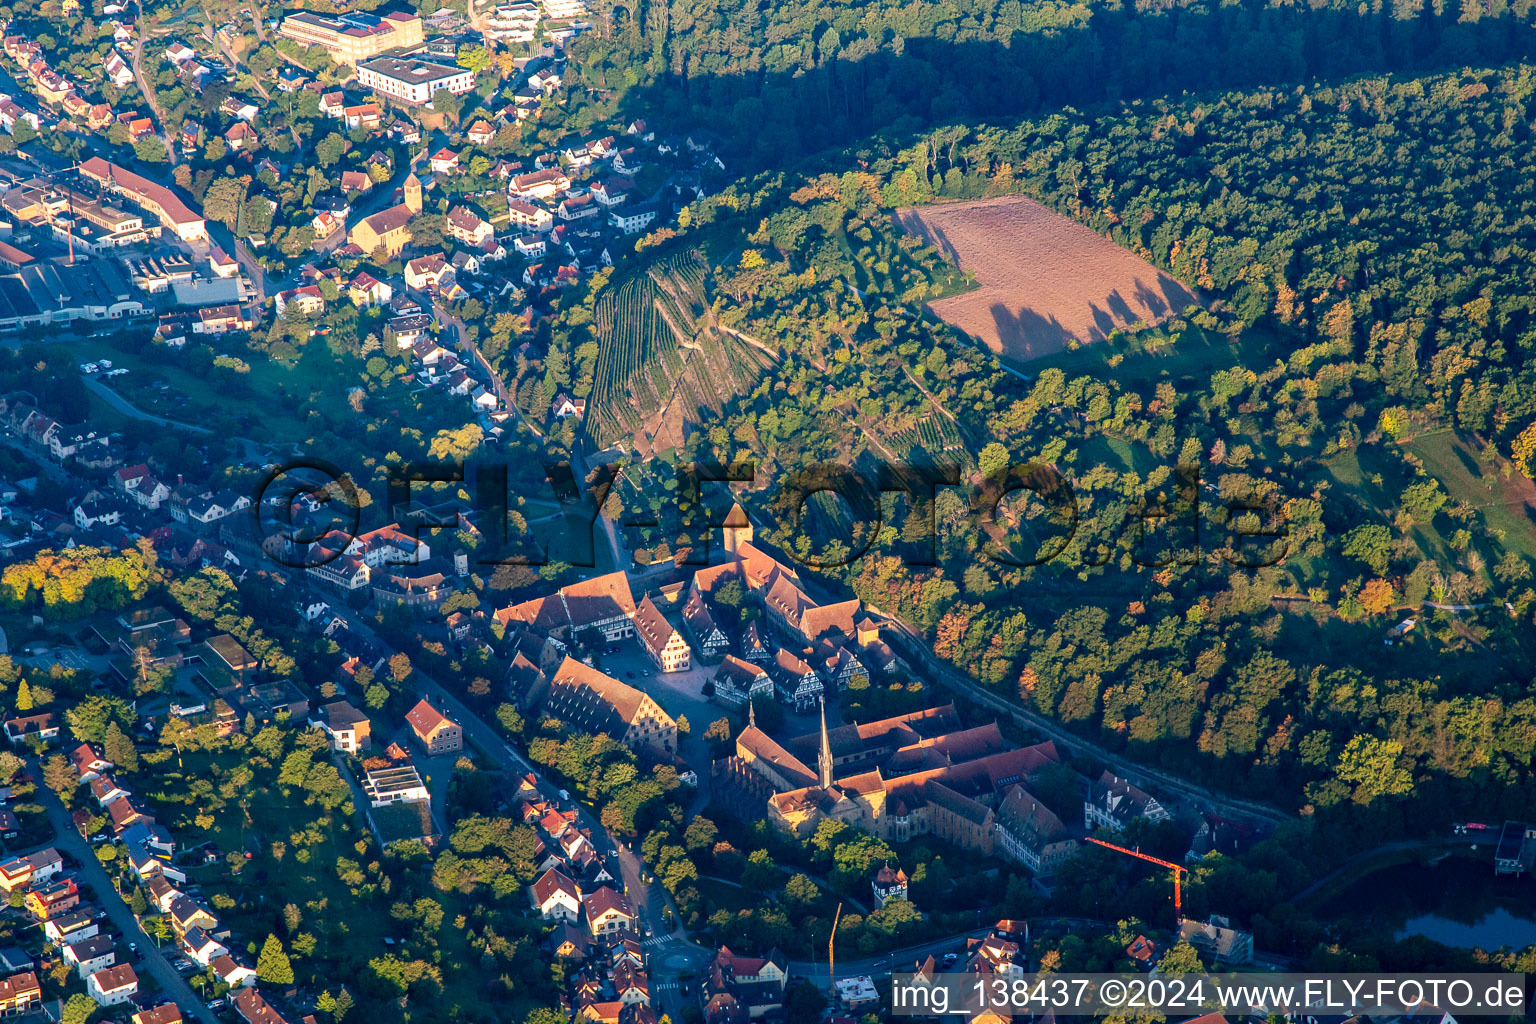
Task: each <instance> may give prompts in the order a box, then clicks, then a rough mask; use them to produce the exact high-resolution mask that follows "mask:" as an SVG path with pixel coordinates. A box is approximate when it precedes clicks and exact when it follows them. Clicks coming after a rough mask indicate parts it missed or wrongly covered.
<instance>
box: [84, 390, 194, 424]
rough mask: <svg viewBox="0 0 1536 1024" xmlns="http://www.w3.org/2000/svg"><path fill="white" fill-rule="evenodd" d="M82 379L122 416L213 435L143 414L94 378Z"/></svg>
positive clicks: (143, 412)
mask: <svg viewBox="0 0 1536 1024" xmlns="http://www.w3.org/2000/svg"><path fill="white" fill-rule="evenodd" d="M82 379H83V380H84V381H85V386H86V387H88V388H90V389H91V390H92V391H93V392H95V393H96V395H97V396H98V397H100V398H101V400H102V401H103V402H106V403H107V404H108V405H110V406H111V407H112V408H114V409H116V410H117V411H118V412H120V413H122V414H123V415H124V416H132V417H133V418H134V419H136V420H147V421H149V422H150V423H154V424H156V425H158V426H162V427H175V428H177V429H178V430H190V431H192V432H193V433H196V434H211V433H213V431H212V430H209V429H208V428H207V427H197V426H193V425H192V424H190V423H180V422H177V421H176V420H168V419H166V418H165V417H164V416H156V415H155V414H154V413H148V412H145V411H144V410H143V409H140V408H139V407H138V406H136V405H134V404H133V403H132V402H130V401H128V399H126V398H124V397H123V396H122V395H120V394H118V393H117V392H116V391H113V390H112V389H111V388H109V387H107V386H106V385H105V384H103V383H102V382H101V381H99V380H97V379H96V378H95V377H83V378H82Z"/></svg>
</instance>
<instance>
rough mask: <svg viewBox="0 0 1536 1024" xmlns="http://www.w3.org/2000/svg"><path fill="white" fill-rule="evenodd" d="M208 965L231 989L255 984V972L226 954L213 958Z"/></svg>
mask: <svg viewBox="0 0 1536 1024" xmlns="http://www.w3.org/2000/svg"><path fill="white" fill-rule="evenodd" d="M208 966H209V967H211V968H213V973H214V974H215V975H217V977H218V979H219V980H220V981H222V982H223V983H224V984H226V985H228V986H229V987H230V988H232V989H241V988H249V987H251V986H253V985H255V984H256V972H255V971H254V970H252V969H251V968H249V967H247V966H245V965H244V964H242V963H239V962H238V961H236V960H235V958H234V957H232V956H229V955H228V954H226V955H224V956H221V957H217V958H215V959H214V961H213V963H211V964H209V965H208ZM237 998H238V997H237Z"/></svg>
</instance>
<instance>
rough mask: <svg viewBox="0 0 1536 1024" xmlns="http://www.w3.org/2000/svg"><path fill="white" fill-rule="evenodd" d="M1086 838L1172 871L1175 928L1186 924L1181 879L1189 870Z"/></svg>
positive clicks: (1109, 848)
mask: <svg viewBox="0 0 1536 1024" xmlns="http://www.w3.org/2000/svg"><path fill="white" fill-rule="evenodd" d="M1085 838H1086V839H1087V840H1088V841H1089V842H1090V843H1094V844H1096V845H1098V846H1102V847H1104V848H1105V849H1107V850H1115V851H1116V852H1118V853H1123V854H1125V855H1126V856H1127V857H1135V858H1137V859H1138V860H1144V861H1148V862H1150V863H1153V864H1160V865H1162V866H1163V867H1165V868H1168V869H1169V870H1171V871H1172V872H1173V926H1174V927H1175V928H1177V927H1179V926H1180V925H1182V924H1183V923H1184V900H1183V893H1182V889H1181V879H1182V877H1183V876H1184V875H1187V874H1189V868H1187V867H1185V866H1184V865H1182V864H1175V863H1174V862H1173V861H1171V860H1163V858H1161V857H1154V856H1152V855H1151V854H1150V853H1142V852H1141V851H1140V850H1132V849H1128V848H1127V847H1124V846H1116V845H1115V844H1114V843H1106V842H1105V841H1104V840H1102V839H1095V838H1093V836H1086V837H1085Z"/></svg>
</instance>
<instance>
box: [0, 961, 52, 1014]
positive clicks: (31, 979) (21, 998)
mask: <svg viewBox="0 0 1536 1024" xmlns="http://www.w3.org/2000/svg"><path fill="white" fill-rule="evenodd" d="M42 1005H43V986H42V985H40V984H38V981H37V975H36V974H33V973H32V972H31V971H24V972H22V973H21V974H13V975H11V976H10V977H9V978H6V979H5V980H3V981H0V1017H19V1016H21V1015H22V1014H24V1013H31V1012H32V1011H34V1010H37V1009H40V1008H41V1007H42Z"/></svg>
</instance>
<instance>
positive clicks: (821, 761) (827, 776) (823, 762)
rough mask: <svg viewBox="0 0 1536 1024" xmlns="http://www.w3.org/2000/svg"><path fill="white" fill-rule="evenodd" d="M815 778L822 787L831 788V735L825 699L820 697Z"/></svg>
mask: <svg viewBox="0 0 1536 1024" xmlns="http://www.w3.org/2000/svg"><path fill="white" fill-rule="evenodd" d="M816 780H817V783H818V785H820V786H821V788H822V789H831V788H832V737H830V736H829V735H827V699H826V698H825V697H823V698H822V699H821V753H819V754H818V755H817V756H816Z"/></svg>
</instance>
